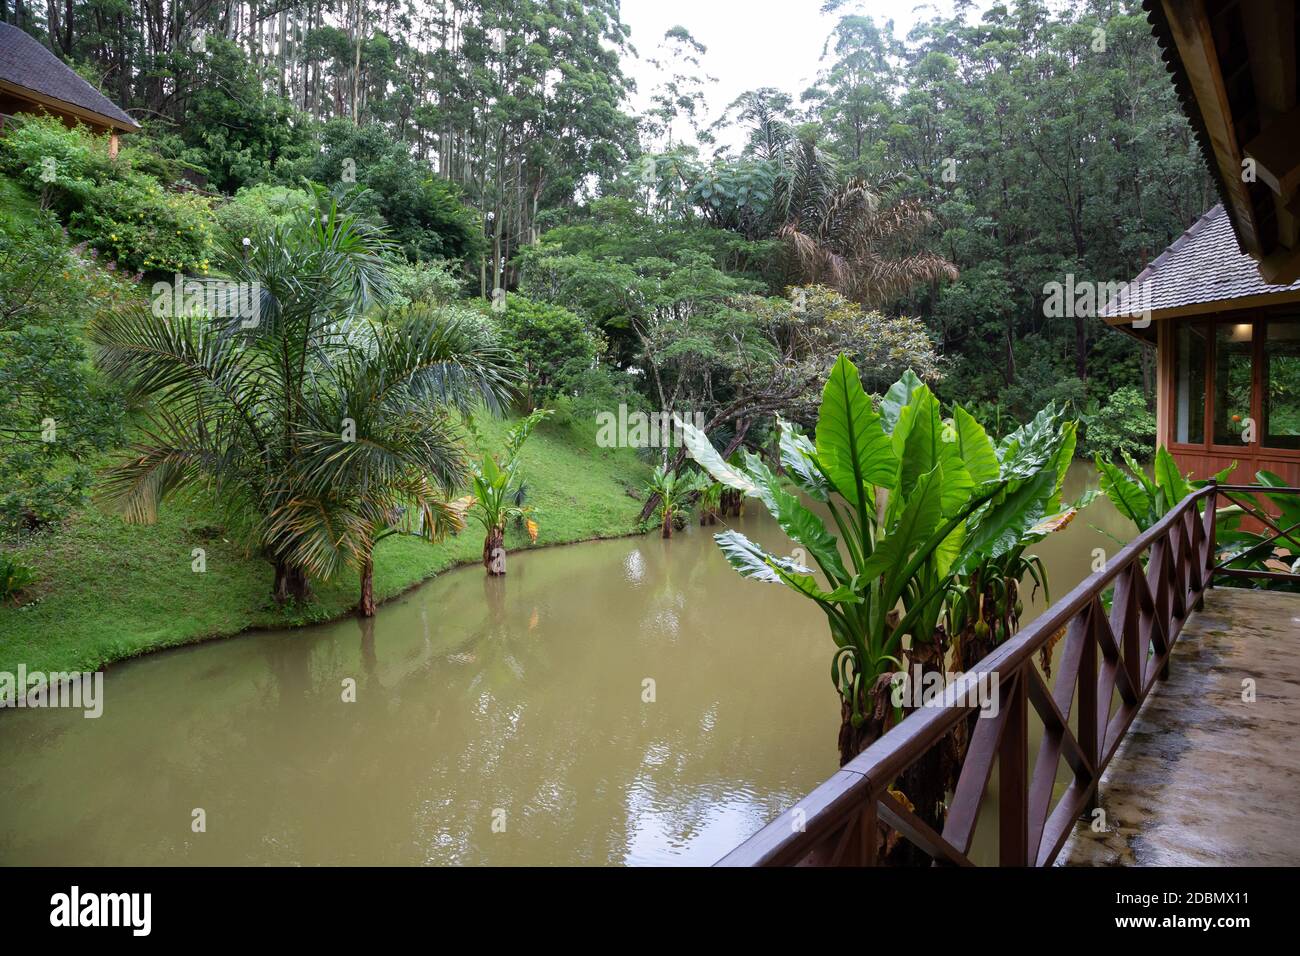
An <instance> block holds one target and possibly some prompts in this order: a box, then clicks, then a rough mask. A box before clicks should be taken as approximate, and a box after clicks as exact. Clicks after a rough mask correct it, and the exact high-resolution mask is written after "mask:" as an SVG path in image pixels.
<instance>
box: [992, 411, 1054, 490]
mask: <svg viewBox="0 0 1300 956" xmlns="http://www.w3.org/2000/svg"><path fill="white" fill-rule="evenodd" d="M1064 440H1065V437H1064V435H1063V433H1062V430H1061V426H1060V413H1059V412H1058V411H1057V409H1056V406H1055V405H1048V406H1047V407H1046V408H1044V409H1043V410H1042V411H1040V412H1039V413H1038V414H1037V415H1035V416H1034V417H1033V418H1032V419H1030V421H1028V422H1026V423H1025V424H1024V425H1021V426H1020V427H1019V428H1017V429H1016V430H1015V431H1014V432H1012V433H1011V434H1010V435H1008V436H1007V437H1006V438H1004V439H1002V443H1001V444H1000V445H998V460H999V461H1001V462H1002V477H1003V478H1005V479H1008V480H1010V481H1022V480H1024V479H1027V478H1033V477H1035V476H1037V475H1038V474H1039V473H1040V472H1041V471H1042V470H1043V469H1044V468H1045V467H1047V465H1048V463H1049V462H1051V461H1052V460H1053V459H1054V458H1055V457H1056V455H1057V453H1058V452H1059V451H1060V448H1061V443H1062V442H1063V441H1064Z"/></svg>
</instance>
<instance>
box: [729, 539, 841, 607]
mask: <svg viewBox="0 0 1300 956" xmlns="http://www.w3.org/2000/svg"><path fill="white" fill-rule="evenodd" d="M713 540H714V541H716V542H718V547H719V548H721V549H722V553H723V554H724V555H725V556H726V558H727V561H728V563H730V565H731V566H732V567H733V568H735V569H736V570H737V571H739V572H740V575H741V577H745V578H752V579H753V580H755V581H762V582H764V583H766V584H784V585H786V586H787V587H789V588H791V589H792V590H795V591H798V592H799V593H800V594H803V595H805V596H807V597H810V598H812V599H813V600H814V601H817V602H818V603H820V604H828V603H837V602H838V603H847V604H857V603H860V602H861V600H862V598H861V596H859V595H858V594H856V593H855V592H854V591H853V589H852V588H851V587H850V586H849V585H845V584H842V585H840V586H838V587H836V588H835V589H834V590H833V591H823V590H822V589H821V588H819V587H818V586H817V579H816V578H815V577H813V572H812V569H811V568H806V567H804V566H803V565H801V564H799V563H798V562H797V561H795V560H794V559H793V558H781V557H777V556H776V555H773V554H768V553H767V552H766V551H764V550H763V549H762V548H761V547H759V546H758V545H757V544H755V543H754V542H753V541H750V540H749V539H748V538H747V537H745V536H744V535H743V534H741V533H740V532H739V531H724V532H722V533H721V534H715V535H714V536H713Z"/></svg>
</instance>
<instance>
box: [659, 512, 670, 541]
mask: <svg viewBox="0 0 1300 956" xmlns="http://www.w3.org/2000/svg"><path fill="white" fill-rule="evenodd" d="M660 531H661V532H662V533H663V537H665V538H671V537H672V536H673V513H672V512H671V511H669V510H668V509H667V508H665V509H664V520H663V525H662V527H661V528H660Z"/></svg>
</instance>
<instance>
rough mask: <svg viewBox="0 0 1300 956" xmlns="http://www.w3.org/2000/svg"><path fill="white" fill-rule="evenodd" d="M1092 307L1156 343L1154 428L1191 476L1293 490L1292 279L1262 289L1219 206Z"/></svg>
mask: <svg viewBox="0 0 1300 956" xmlns="http://www.w3.org/2000/svg"><path fill="white" fill-rule="evenodd" d="M1112 292H1113V294H1112V295H1111V296H1110V298H1109V301H1107V302H1106V304H1105V305H1103V306H1102V307H1101V308H1100V310H1099V313H1098V314H1099V315H1100V316H1101V318H1102V319H1103V320H1104V321H1105V322H1106V323H1107V324H1108V325H1111V326H1113V327H1115V328H1118V329H1121V330H1122V331H1125V332H1128V333H1130V334H1132V335H1135V336H1137V337H1139V338H1141V339H1143V340H1145V341H1147V342H1149V343H1155V345H1156V372H1157V374H1156V429H1157V437H1158V440H1159V442H1160V443H1161V444H1163V445H1165V446H1166V447H1168V448H1169V450H1170V451H1172V452H1173V453H1174V456H1175V458H1177V459H1178V462H1179V464H1180V465H1181V466H1182V467H1183V468H1184V469H1187V470H1190V471H1191V472H1192V473H1193V474H1194V475H1195V477H1197V478H1208V477H1210V476H1211V475H1214V474H1216V473H1217V472H1219V471H1221V470H1222V469H1224V468H1226V467H1228V466H1229V465H1231V464H1232V463H1233V462H1236V463H1237V472H1236V477H1237V478H1238V479H1239V480H1241V481H1251V480H1253V478H1254V475H1255V473H1256V472H1257V471H1261V470H1268V471H1272V472H1274V473H1276V474H1278V475H1281V476H1282V477H1283V478H1284V479H1285V480H1287V481H1288V482H1289V483H1290V484H1292V485H1300V280H1297V281H1295V282H1292V283H1290V284H1288V285H1275V284H1270V283H1268V282H1266V281H1265V280H1264V278H1263V277H1262V276H1261V275H1260V270H1259V263H1258V262H1257V261H1256V260H1255V259H1254V258H1253V257H1252V256H1250V255H1248V254H1247V253H1245V252H1243V251H1242V249H1241V245H1240V243H1239V242H1238V241H1237V236H1236V234H1235V232H1234V229H1233V222H1232V219H1231V217H1230V216H1229V215H1228V213H1227V212H1226V211H1225V209H1224V207H1223V205H1222V204H1220V205H1217V206H1215V207H1214V208H1213V209H1211V210H1210V211H1209V212H1207V213H1206V214H1205V215H1203V216H1202V217H1201V218H1200V219H1198V220H1197V221H1196V222H1195V223H1193V224H1192V225H1191V227H1190V228H1188V230H1187V231H1186V232H1184V233H1183V234H1182V235H1181V236H1179V237H1178V238H1177V239H1175V240H1174V242H1173V243H1172V244H1171V245H1170V246H1169V248H1168V249H1166V250H1165V251H1164V252H1162V253H1161V254H1160V255H1159V256H1157V257H1156V258H1155V259H1154V260H1153V261H1152V262H1151V264H1150V265H1148V266H1147V267H1146V268H1145V269H1143V270H1142V271H1141V272H1140V273H1139V274H1138V275H1137V276H1136V277H1135V278H1134V279H1133V280H1132V281H1131V282H1128V283H1126V284H1123V285H1118V284H1117V286H1115V287H1113V288H1112Z"/></svg>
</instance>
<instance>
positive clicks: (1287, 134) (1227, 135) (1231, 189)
mask: <svg viewBox="0 0 1300 956" xmlns="http://www.w3.org/2000/svg"><path fill="white" fill-rule="evenodd" d="M1143 6H1144V7H1146V9H1147V12H1148V14H1149V17H1148V18H1149V20H1150V21H1151V25H1152V29H1153V32H1154V33H1155V35H1156V39H1157V40H1158V41H1159V43H1160V46H1161V47H1162V53H1163V55H1164V59H1165V62H1166V64H1167V65H1168V67H1169V70H1170V72H1171V73H1172V74H1173V78H1174V86H1175V88H1176V89H1177V91H1178V95H1179V99H1180V100H1181V101H1182V103H1183V108H1184V110H1185V112H1186V113H1187V115H1188V119H1189V120H1191V123H1192V127H1193V129H1194V131H1195V132H1196V136H1197V139H1198V140H1199V141H1200V144H1201V148H1202V150H1203V152H1204V153H1205V157H1206V161H1207V163H1208V164H1209V166H1210V171H1211V173H1212V174H1213V175H1214V178H1215V181H1216V183H1217V185H1218V187H1219V194H1220V196H1221V197H1222V199H1223V203H1224V207H1225V209H1226V210H1227V212H1228V215H1229V217H1230V219H1231V221H1232V226H1233V231H1234V233H1235V234H1236V237H1237V241H1238V243H1239V244H1240V246H1241V250H1242V252H1245V253H1247V254H1248V255H1250V256H1251V257H1252V258H1254V259H1255V260H1257V261H1258V263H1259V271H1260V275H1261V276H1262V277H1263V279H1264V281H1266V282H1268V283H1269V284H1271V285H1288V284H1290V283H1292V282H1294V281H1295V280H1296V279H1297V278H1300V102H1298V99H1300V98H1298V96H1297V92H1298V90H1297V82H1296V80H1297V74H1296V47H1297V27H1298V26H1300V17H1297V11H1296V6H1297V5H1296V4H1295V3H1293V2H1286V0H1283V2H1266V0H1143Z"/></svg>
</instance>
